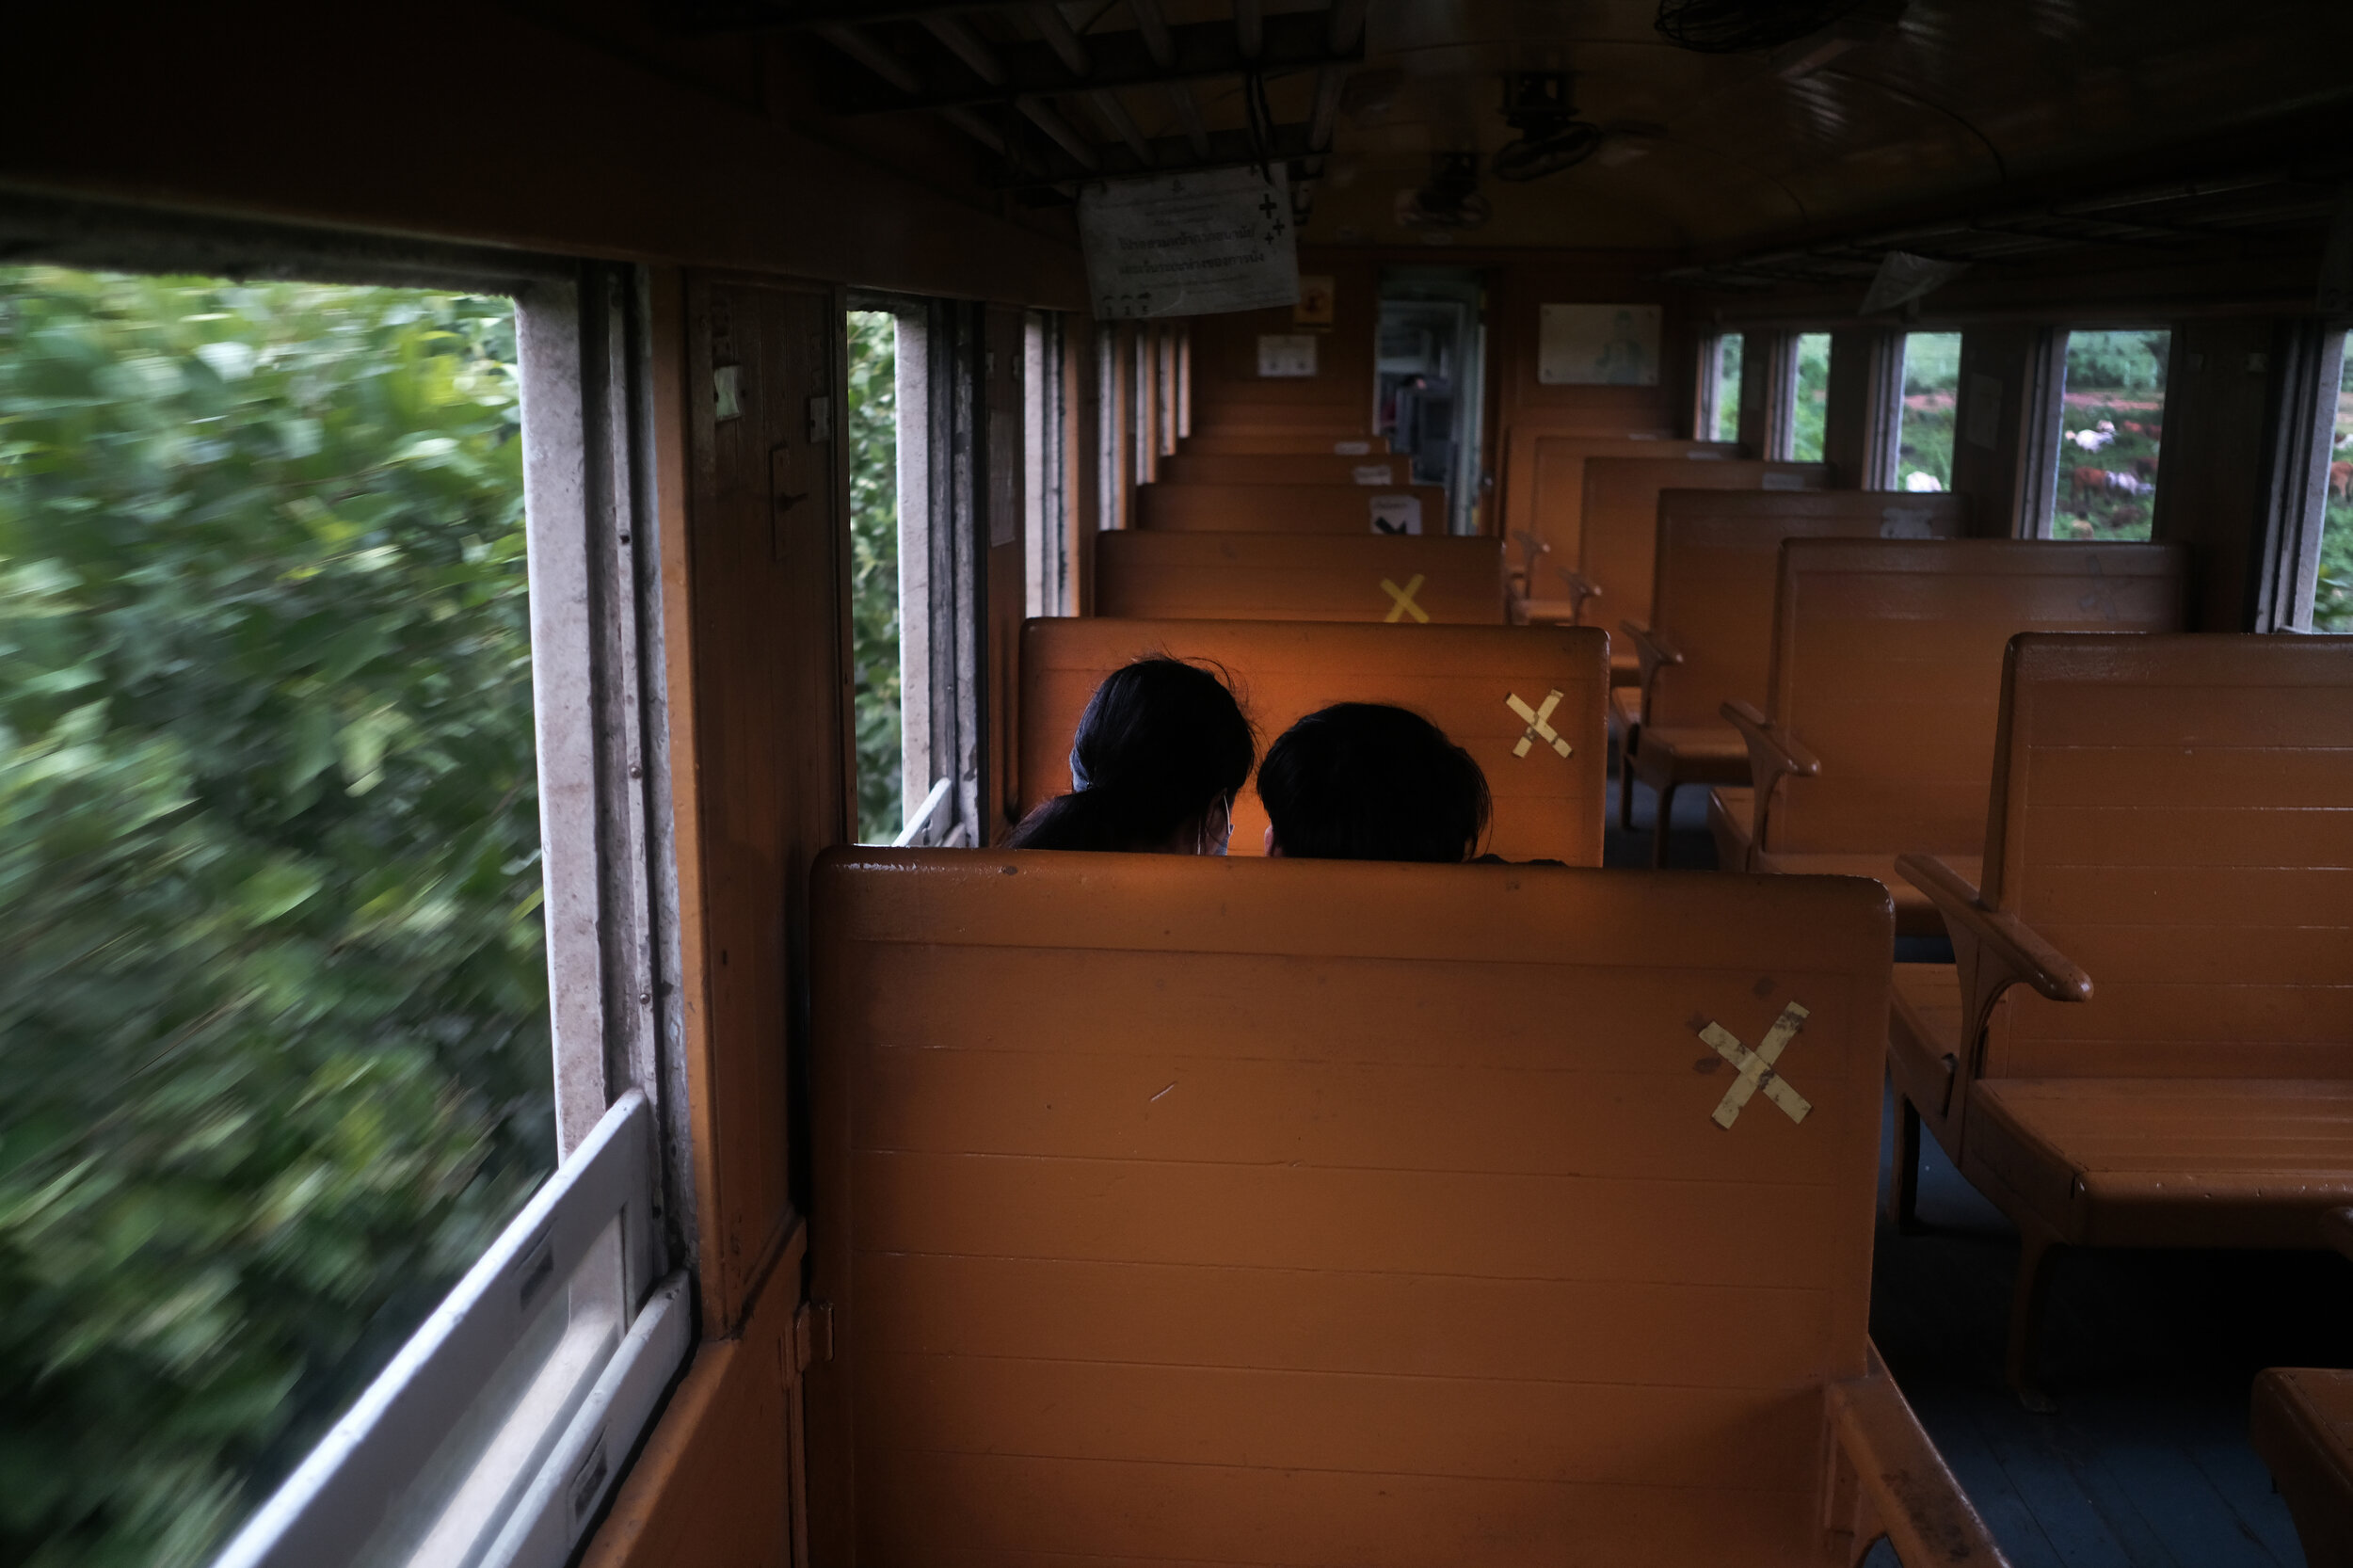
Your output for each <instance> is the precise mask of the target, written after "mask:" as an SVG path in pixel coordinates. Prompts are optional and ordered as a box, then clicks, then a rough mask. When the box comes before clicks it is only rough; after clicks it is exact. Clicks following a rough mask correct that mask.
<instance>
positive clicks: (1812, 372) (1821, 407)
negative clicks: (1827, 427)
mask: <svg viewBox="0 0 2353 1568" xmlns="http://www.w3.org/2000/svg"><path fill="white" fill-rule="evenodd" d="M1829 413H1830V334H1829V333H1828V332H1801V333H1799V334H1798V400H1797V407H1796V408H1794V409H1792V410H1791V417H1790V436H1789V458H1790V461H1792V462H1798V463H1818V462H1820V461H1821V460H1822V428H1823V425H1824V424H1826V423H1827V419H1828V415H1829Z"/></svg>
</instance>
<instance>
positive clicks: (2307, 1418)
mask: <svg viewBox="0 0 2353 1568" xmlns="http://www.w3.org/2000/svg"><path fill="white" fill-rule="evenodd" d="M2321 1232H2322V1234H2323V1235H2324V1236H2325V1237H2326V1238H2327V1240H2329V1244H2331V1245H2332V1246H2334V1247H2336V1249H2337V1250H2338V1251H2340V1252H2342V1253H2344V1254H2345V1256H2348V1257H2353V1209H2339V1210H2337V1211H2336V1212H2335V1213H2332V1214H2329V1215H2328V1216H2327V1217H2325V1218H2324V1219H2323V1220H2322V1221H2321ZM2250 1404H2251V1410H2250V1412H2249V1416H2250V1418H2249V1435H2251V1436H2252V1438H2253V1439H2254V1447H2255V1452H2256V1453H2258V1454H2260V1455H2262V1456H2263V1462H2264V1463H2265V1464H2267V1465H2269V1466H2270V1467H2271V1479H2272V1481H2273V1483H2274V1484H2275V1485H2277V1486H2278V1487H2279V1489H2280V1496H2281V1499H2282V1500H2284V1501H2285V1502H2286V1503H2287V1505H2288V1513H2289V1516H2290V1517H2292V1518H2293V1519H2295V1521H2296V1533H2297V1539H2298V1540H2300V1541H2301V1542H2302V1543H2303V1545H2304V1561H2305V1565H2306V1568H2353V1372H2348V1371H2341V1370H2337V1369H2334V1368H2313V1367H2274V1368H2268V1369H2267V1370H2265V1371H2264V1372H2261V1373H2259V1374H2258V1375H2257V1376H2256V1378H2255V1389H2254V1396H2253V1398H2252V1400H2251V1401H2250Z"/></svg>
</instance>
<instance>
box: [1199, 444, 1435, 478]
mask: <svg viewBox="0 0 2353 1568" xmlns="http://www.w3.org/2000/svg"><path fill="white" fill-rule="evenodd" d="M1155 482H1156V483H1158V484H1162V485H1354V486H1359V487H1373V486H1379V487H1383V488H1393V487H1396V486H1400V485H1411V484H1413V483H1414V464H1413V459H1412V458H1410V457H1400V456H1391V455H1390V453H1389V451H1388V449H1387V447H1386V445H1385V444H1384V445H1383V446H1382V447H1381V449H1380V450H1379V451H1378V452H1377V453H1373V452H1365V453H1358V454H1355V455H1353V456H1350V455H1347V454H1344V453H1337V452H1333V451H1331V450H1329V449H1326V450H1324V451H1321V452H1193V451H1190V450H1187V451H1181V452H1179V453H1177V456H1174V457H1163V458H1161V459H1160V469H1159V471H1158V472H1157V474H1156V475H1155Z"/></svg>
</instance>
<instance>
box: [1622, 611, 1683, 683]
mask: <svg viewBox="0 0 2353 1568" xmlns="http://www.w3.org/2000/svg"><path fill="white" fill-rule="evenodd" d="M1618 630H1619V631H1621V632H1625V634H1626V639H1627V640H1628V641H1629V642H1631V643H1633V645H1634V652H1635V655H1636V657H1638V658H1640V659H1641V661H1642V668H1643V669H1644V670H1645V671H1647V670H1650V669H1653V668H1655V667H1656V666H1657V665H1660V664H1681V663H1683V650H1682V649H1681V648H1677V647H1675V645H1674V639H1673V638H1672V637H1670V636H1668V635H1667V634H1666V633H1665V632H1660V631H1657V630H1656V629H1654V628H1652V627H1647V626H1637V625H1635V624H1634V623H1633V622H1632V621H1630V620H1622V621H1620V622H1618Z"/></svg>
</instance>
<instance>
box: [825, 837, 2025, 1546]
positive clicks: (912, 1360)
mask: <svg viewBox="0 0 2353 1568" xmlns="http://www.w3.org/2000/svg"><path fill="white" fill-rule="evenodd" d="M809 922H810V930H811V940H812V946H813V950H814V951H813V954H812V963H811V974H812V976H813V987H814V990H813V997H812V1014H811V1025H810V1032H809V1038H810V1043H811V1044H810V1050H811V1055H810V1104H811V1108H812V1111H811V1116H812V1135H813V1146H812V1156H811V1159H812V1174H811V1180H810V1192H811V1194H812V1197H813V1200H814V1202H813V1208H812V1212H811V1215H810V1219H809V1237H810V1247H809V1257H810V1260H811V1266H812V1268H813V1271H814V1275H813V1280H812V1286H811V1294H812V1298H813V1299H814V1300H817V1301H820V1302H823V1303H824V1304H826V1306H827V1310H828V1321H829V1324H830V1329H831V1333H830V1345H831V1355H830V1357H829V1358H826V1357H821V1358H819V1359H817V1360H816V1361H815V1362H814V1364H813V1365H812V1366H811V1367H810V1368H809V1371H808V1422H809V1425H810V1429H811V1431H812V1432H813V1433H821V1434H823V1436H824V1441H823V1442H817V1441H812V1442H811V1443H810V1444H809V1447H808V1463H809V1488H810V1509H809V1516H810V1520H811V1527H810V1528H811V1540H810V1549H811V1559H812V1560H815V1561H821V1562H846V1561H850V1560H854V1558H855V1559H861V1560H867V1561H872V1562H885V1561H888V1562H925V1563H930V1562H945V1563H973V1564H979V1563H1014V1562H1036V1561H1047V1560H1058V1561H1066V1562H1093V1563H1108V1562H1114V1561H1141V1560H1154V1561H1160V1562H1191V1563H1209V1562H1216V1563H1227V1564H1235V1565H1238V1568H1249V1565H1257V1564H1266V1565H1270V1568H1273V1565H1276V1564H1284V1565H1291V1564H1300V1563H1317V1562H1335V1563H1337V1562H1345V1563H1352V1564H1365V1565H1369V1568H1417V1565H1420V1564H1425V1563H1433V1562H1438V1563H1457V1562H1460V1563H1510V1564H1529V1565H1531V1568H1532V1565H1536V1564H1545V1563H1560V1562H1573V1561H1584V1562H1596V1563H1626V1562H1643V1563H1658V1564H1689V1565H1691V1568H1700V1565H1703V1564H1705V1565H1709V1568H1715V1565H1737V1568H1768V1565H1779V1564H1805V1565H1809V1568H1847V1565H1848V1564H1850V1563H1851V1562H1853V1561H1854V1560H1857V1559H1858V1558H1860V1557H1861V1555H1862V1554H1863V1551H1864V1549H1865V1547H1866V1546H1867V1545H1868V1544H1870V1542H1871V1541H1872V1540H1873V1539H1874V1538H1875V1537H1877V1536H1879V1535H1880V1534H1881V1533H1882V1532H1884V1533H1886V1534H1887V1535H1888V1536H1890V1537H1891V1538H1892V1540H1893V1541H1894V1544H1895V1545H1896V1547H1897V1551H1898V1552H1899V1553H1900V1554H1901V1555H1902V1556H1903V1558H1904V1559H1905V1560H1909V1561H1913V1562H1929V1561H1933V1562H1937V1563H1941V1564H1992V1563H1998V1562H1999V1561H2000V1560H2001V1558H2000V1555H1999V1553H1998V1551H1997V1549H1996V1548H1995V1546H1994V1545H1993V1542H1992V1540H1991V1539H1990V1537H1989V1536H1988V1534H1987V1532H1986V1530H1985V1528H1984V1526H1983V1525H1982V1523H1981V1522H1980V1521H1979V1520H1978V1519H1977V1516H1976V1514H1975V1513H1974V1512H1972V1510H1971V1509H1970V1507H1969V1505H1968V1502H1967V1500H1966V1499H1965V1498H1964V1497H1963V1496H1961V1493H1960V1491H1959V1488H1958V1487H1957V1486H1956V1485H1955V1483H1954V1482H1953V1480H1952V1478H1951V1475H1950V1473H1949V1472H1948V1471H1947V1470H1946V1468H1945V1465H1944V1464H1943V1462H1942V1461H1941V1459H1939V1457H1938V1456H1937V1454H1936V1452H1935V1450H1934V1448H1932V1447H1931V1446H1930V1444H1929V1441H1928V1439H1927V1437H1926V1436H1925V1435H1924V1434H1923V1433H1922V1432H1921V1430H1920V1428H1919V1426H1918V1424H1917V1422H1916V1421H1914V1420H1913V1417H1912V1414H1911V1412H1910V1410H1909V1409H1908V1408H1907V1407H1906V1406H1905V1404H1904V1401H1903V1400H1902V1397H1901V1396H1900V1394H1898V1393H1897V1390H1896V1387H1895V1384H1894V1383H1893V1381H1892V1380H1891V1379H1889V1378H1888V1376H1887V1375H1886V1372H1885V1369H1884V1368H1883V1367H1882V1366H1881V1364H1880V1362H1879V1360H1878V1358H1877V1356H1876V1355H1875V1354H1874V1353H1873V1352H1872V1350H1871V1347H1870V1343H1869V1340H1868V1338H1867V1336H1866V1321H1867V1318H1868V1312H1869V1304H1870V1300H1869V1298H1870V1258H1871V1240H1872V1226H1873V1216H1872V1208H1873V1198H1872V1194H1873V1191H1874V1189H1875V1187H1876V1184H1877V1179H1878V1170H1879V1144H1880V1132H1879V1129H1880V1122H1881V1043H1880V1042H1881V1033H1882V1023H1881V1020H1882V1018H1883V1016H1884V1014H1885V1009H1886V1005H1887V976H1888V967H1889V966H1888V957H1887V953H1888V943H1889V931H1890V926H1889V914H1888V905H1887V901H1886V898H1885V895H1884V894H1883V893H1882V892H1881V890H1880V889H1879V888H1875V887H1873V886H1871V885H1869V884H1867V883H1862V882H1856V881H1851V880H1847V881H1832V880H1826V879H1825V880H1812V879H1803V878H1794V877H1792V878H1750V877H1694V876H1689V875H1676V874H1673V873H1657V872H1601V871H1580V870H1564V869H1551V870H1547V869H1534V868H1527V867H1513V866H1413V865H1384V864H1371V863H1362V862H1328V861H1327V862H1312V861H1285V860H1273V861H1270V860H1245V859H1215V858H1207V857H1196V856H1121V855H1056V854H1051V853H1040V852H1030V853H1002V852H986V851H890V850H876V849H839V850H834V851H829V852H828V853H827V854H826V855H825V856H824V857H823V858H821V860H820V861H819V863H818V866H817V869H816V872H815V873H814V876H813V878H812V885H811V891H810V914H809ZM1695 1031H1698V1032H1695ZM1717 1041H1720V1042H1721V1044H1720V1045H1718V1044H1711V1043H1710V1042H1717ZM1759 1048H1762V1049H1769V1050H1770V1051H1772V1052H1773V1053H1774V1056H1775V1060H1774V1069H1775V1075H1776V1076H1775V1077H1774V1078H1773V1080H1772V1081H1771V1082H1770V1083H1769V1084H1768V1085H1766V1086H1764V1087H1761V1088H1756V1087H1754V1084H1755V1082H1756V1079H1755V1076H1754V1075H1752V1076H1750V1077H1747V1078H1744V1077H1742V1076H1741V1074H1739V1073H1737V1072H1736V1071H1735V1069H1734V1068H1733V1067H1732V1066H1731V1065H1729V1064H1728V1063H1727V1058H1726V1057H1725V1056H1724V1055H1721V1054H1720V1051H1721V1052H1728V1053H1730V1054H1731V1055H1732V1056H1733V1057H1737V1056H1738V1055H1739V1054H1740V1053H1741V1052H1743V1051H1747V1050H1753V1049H1759ZM1695 1059H1697V1064H1703V1065H1704V1064H1711V1063H1713V1064H1716V1067H1715V1070H1714V1071H1695V1070H1694V1067H1695ZM1741 1084H1748V1085H1751V1086H1752V1088H1753V1092H1752V1093H1750V1094H1748V1095H1747V1096H1746V1097H1745V1098H1743V1097H1741V1096H1739V1095H1738V1094H1737V1093H1736V1092H1735V1091H1736V1086H1737V1085H1741ZM1732 1106H1737V1110H1734V1109H1728V1107H1732ZM1793 1108H1801V1109H1793Z"/></svg>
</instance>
